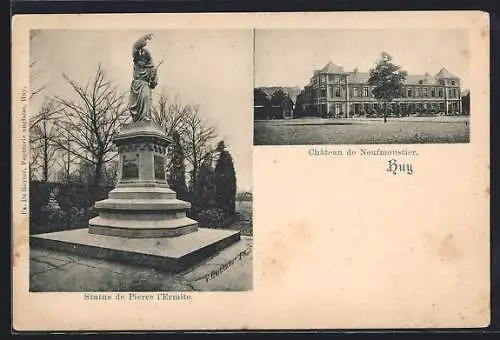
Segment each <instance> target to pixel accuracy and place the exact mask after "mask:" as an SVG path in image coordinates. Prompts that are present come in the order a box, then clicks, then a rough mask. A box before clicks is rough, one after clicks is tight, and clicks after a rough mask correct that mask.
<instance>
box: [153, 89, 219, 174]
mask: <svg viewBox="0 0 500 340" xmlns="http://www.w3.org/2000/svg"><path fill="white" fill-rule="evenodd" d="M151 117H152V119H153V121H155V122H156V123H157V124H158V125H160V126H161V127H163V128H164V129H165V132H166V133H167V134H168V135H172V134H173V132H174V131H175V132H177V133H179V135H180V139H181V144H182V147H183V150H184V155H185V158H186V161H187V163H188V164H187V169H188V170H189V174H190V176H192V179H191V183H193V184H194V182H195V181H196V177H197V174H198V169H199V168H200V166H201V163H202V162H203V157H204V156H205V154H206V153H207V152H210V151H212V149H213V145H212V144H213V143H212V142H213V141H214V140H215V138H216V137H217V133H216V129H215V127H214V126H212V125H210V124H209V123H208V122H206V121H204V120H203V119H202V118H201V116H200V112H199V108H198V107H197V106H193V105H186V104H182V103H181V102H180V101H179V99H178V98H177V97H175V98H174V99H173V100H171V98H170V97H168V96H167V95H165V94H163V93H162V94H160V96H159V98H158V100H157V101H156V102H155V104H154V105H153V109H152V114H151ZM168 167H169V162H168V161H167V164H166V168H168Z"/></svg>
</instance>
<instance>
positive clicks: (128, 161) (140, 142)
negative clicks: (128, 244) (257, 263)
mask: <svg viewBox="0 0 500 340" xmlns="http://www.w3.org/2000/svg"><path fill="white" fill-rule="evenodd" d="M114 142H115V144H116V145H117V147H118V152H119V154H120V168H121V169H122V171H121V174H120V180H119V182H118V184H117V186H116V188H115V189H113V190H112V191H111V192H110V193H109V195H108V199H105V200H102V201H99V202H96V203H95V208H96V209H97V211H99V216H98V217H95V218H93V219H91V220H90V221H89V233H91V234H100V235H105V236H121V237H126V238H150V237H176V236H180V235H185V234H189V233H193V232H196V231H197V230H198V222H196V221H195V220H193V219H190V218H188V217H187V216H186V212H187V211H188V210H189V209H190V208H191V203H189V202H185V201H182V200H179V199H177V196H176V193H175V191H173V190H172V189H170V188H169V187H168V184H167V181H166V179H165V169H164V158H165V153H166V148H167V146H168V144H169V143H170V140H169V138H168V137H167V136H166V135H165V133H164V132H163V130H162V129H161V128H160V127H159V126H157V125H156V124H154V123H153V122H149V121H141V122H135V123H131V124H126V125H124V126H122V129H121V131H120V133H118V135H117V136H116V137H115V138H114Z"/></svg>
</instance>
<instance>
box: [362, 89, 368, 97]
mask: <svg viewBox="0 0 500 340" xmlns="http://www.w3.org/2000/svg"><path fill="white" fill-rule="evenodd" d="M363 97H368V87H363Z"/></svg>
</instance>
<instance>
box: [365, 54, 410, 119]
mask: <svg viewBox="0 0 500 340" xmlns="http://www.w3.org/2000/svg"><path fill="white" fill-rule="evenodd" d="M391 61H392V57H391V56H390V55H389V54H387V53H385V52H383V53H382V55H381V58H380V59H379V61H378V62H377V64H376V65H375V68H374V69H372V70H371V71H370V78H369V79H368V84H369V85H371V86H374V88H373V96H374V97H375V99H377V100H380V101H382V102H383V103H384V104H385V110H384V122H387V105H388V104H389V103H391V102H392V101H393V100H394V99H395V98H399V97H402V95H403V91H404V81H405V80H406V76H407V73H406V72H405V71H403V70H401V67H400V66H398V65H395V64H393V63H392V62H391Z"/></svg>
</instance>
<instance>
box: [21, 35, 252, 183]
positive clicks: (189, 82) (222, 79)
mask: <svg viewBox="0 0 500 340" xmlns="http://www.w3.org/2000/svg"><path fill="white" fill-rule="evenodd" d="M146 33H153V34H154V38H153V40H152V41H151V42H150V43H149V49H150V51H151V52H152V55H153V60H154V62H155V63H158V62H159V61H160V60H162V59H163V64H162V65H161V66H160V69H159V74H158V78H159V81H158V87H157V88H156V89H155V90H154V91H160V92H164V93H166V94H167V95H168V96H170V97H177V98H178V99H179V100H180V101H181V102H182V103H184V104H193V105H198V106H199V108H200V114H201V117H202V119H205V120H206V121H207V122H210V123H211V124H213V125H214V126H215V127H216V129H217V132H218V135H219V139H223V140H224V141H225V144H226V145H227V147H228V150H229V151H230V153H231V155H232V156H233V161H234V166H235V170H236V176H237V186H238V190H240V191H251V190H252V143H253V142H252V127H253V54H252V49H253V37H252V31H251V30H214V31H210V30H206V29H204V30H162V31H148V32H146V31H132V30H130V31H123V30H121V31H118V30H117V31H108V30H106V31H103V30H95V31H93V30H91V29H88V30H73V31H72V30H43V31H39V32H38V34H37V35H36V36H35V37H34V38H33V39H32V41H31V45H30V58H31V61H35V60H36V61H37V64H36V67H35V68H34V70H33V76H32V77H31V80H30V81H31V82H32V86H33V87H38V86H40V85H46V88H45V90H44V91H43V92H42V93H41V94H40V95H38V96H37V97H35V99H34V100H33V101H32V103H30V105H31V108H30V111H32V112H36V110H37V108H39V107H40V106H41V104H42V102H43V100H44V98H47V97H50V96H53V95H58V96H60V97H71V96H72V95H73V94H72V90H71V89H70V87H69V85H68V84H67V83H66V82H65V80H64V79H63V77H62V74H63V73H64V74H67V75H68V76H69V77H70V78H72V79H73V80H76V81H77V82H79V83H82V84H85V83H86V82H87V81H88V80H89V79H90V78H91V77H92V76H93V75H94V74H95V70H96V69H97V65H98V64H99V63H101V64H102V65H103V68H104V70H105V71H106V75H107V76H108V79H110V80H111V81H113V82H114V83H116V84H117V85H118V88H119V90H121V91H124V92H125V91H128V89H129V87H130V83H131V81H132V67H133V62H132V56H131V53H132V44H133V43H134V42H135V41H136V40H137V39H138V38H139V37H141V36H142V35H144V34H146Z"/></svg>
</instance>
